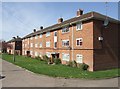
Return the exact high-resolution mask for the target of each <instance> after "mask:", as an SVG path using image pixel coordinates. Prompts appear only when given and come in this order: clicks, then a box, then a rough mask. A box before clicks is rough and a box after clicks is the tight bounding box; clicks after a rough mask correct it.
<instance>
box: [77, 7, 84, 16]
mask: <svg viewBox="0 0 120 89" xmlns="http://www.w3.org/2000/svg"><path fill="white" fill-rule="evenodd" d="M81 15H83V10H81V9H78V11H77V17H79V16H81Z"/></svg>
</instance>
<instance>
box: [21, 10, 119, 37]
mask: <svg viewBox="0 0 120 89" xmlns="http://www.w3.org/2000/svg"><path fill="white" fill-rule="evenodd" d="M105 18H106V16H105V15H102V14H100V13H97V12H89V13H86V14H83V15H81V16H79V17H74V18H71V19H68V20H65V21H63V22H62V23H60V24H59V23H57V24H54V25H52V26H49V27H46V28H44V29H42V30H38V31H36V32H32V33H30V34H28V35H26V36H25V37H23V38H22V39H25V38H29V37H32V36H35V35H38V34H40V33H44V32H48V31H53V30H56V29H59V28H62V27H65V26H68V25H72V24H75V23H77V22H80V21H86V20H90V19H98V20H105ZM108 20H109V21H110V22H114V23H120V21H118V20H116V19H113V18H111V17H108Z"/></svg>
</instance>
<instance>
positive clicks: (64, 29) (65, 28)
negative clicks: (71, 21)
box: [61, 27, 70, 33]
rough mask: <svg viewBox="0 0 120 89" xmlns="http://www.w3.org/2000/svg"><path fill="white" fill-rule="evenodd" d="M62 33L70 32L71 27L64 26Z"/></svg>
mask: <svg viewBox="0 0 120 89" xmlns="http://www.w3.org/2000/svg"><path fill="white" fill-rule="evenodd" d="M67 29H68V31H67ZM61 31H62V33H68V32H70V28H69V27H64V28H62V30H61Z"/></svg>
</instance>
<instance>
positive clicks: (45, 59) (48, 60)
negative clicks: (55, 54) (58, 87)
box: [42, 55, 51, 63]
mask: <svg viewBox="0 0 120 89" xmlns="http://www.w3.org/2000/svg"><path fill="white" fill-rule="evenodd" d="M42 58H43V60H44V61H45V62H46V63H48V62H49V63H50V62H51V60H50V58H49V57H48V56H47V55H44V56H42Z"/></svg>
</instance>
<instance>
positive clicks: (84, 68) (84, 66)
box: [80, 63, 89, 70]
mask: <svg viewBox="0 0 120 89" xmlns="http://www.w3.org/2000/svg"><path fill="white" fill-rule="evenodd" d="M88 67H89V66H88V65H87V64H85V63H83V64H81V66H80V68H81V69H82V70H87V69H88Z"/></svg>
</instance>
